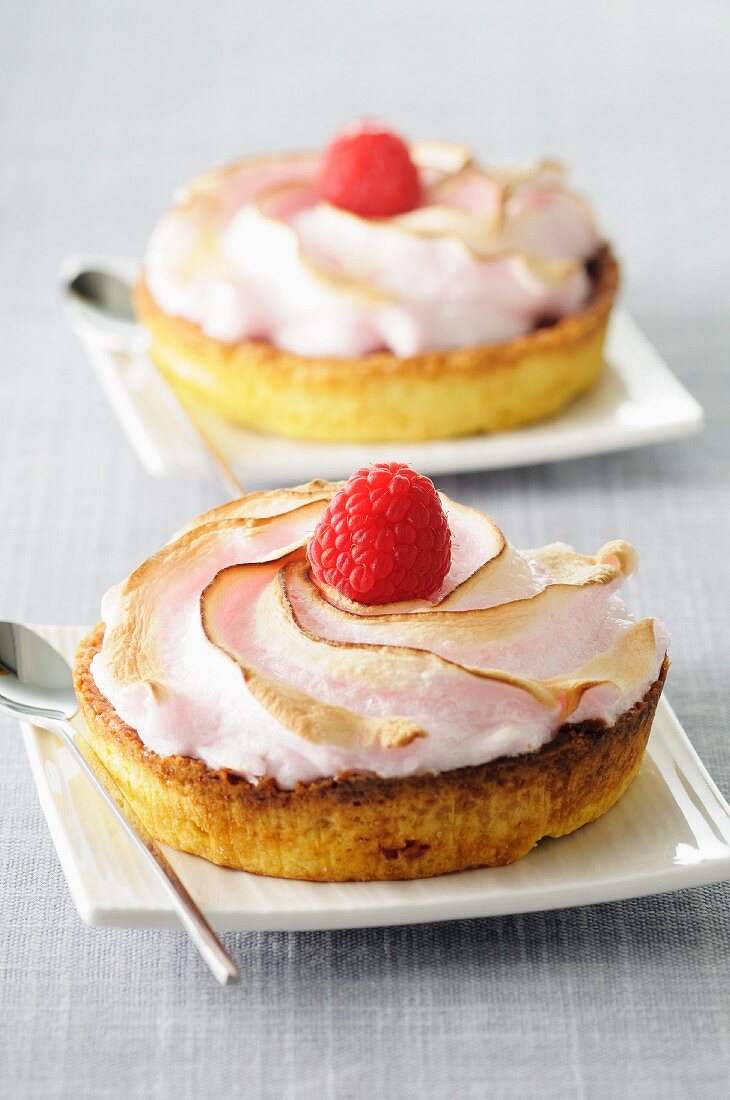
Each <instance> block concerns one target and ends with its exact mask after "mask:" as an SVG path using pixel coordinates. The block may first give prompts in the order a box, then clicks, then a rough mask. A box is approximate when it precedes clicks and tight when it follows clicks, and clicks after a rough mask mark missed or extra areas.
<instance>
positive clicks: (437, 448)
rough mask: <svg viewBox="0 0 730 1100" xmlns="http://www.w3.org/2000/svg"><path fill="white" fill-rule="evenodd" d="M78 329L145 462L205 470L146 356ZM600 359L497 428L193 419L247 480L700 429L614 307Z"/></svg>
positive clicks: (586, 449) (454, 464)
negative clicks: (541, 404)
mask: <svg viewBox="0 0 730 1100" xmlns="http://www.w3.org/2000/svg"><path fill="white" fill-rule="evenodd" d="M77 263H78V261H77V260H74V259H70V260H69V261H67V265H70V266H69V270H70V268H71V267H72V266H74V264H77ZM102 263H103V266H104V267H106V268H111V269H116V270H118V271H119V272H120V273H122V274H124V275H125V276H127V277H133V274H134V267H135V265H134V264H132V262H131V261H125V260H122V259H116V260H114V259H109V258H105V259H104V260H103V261H102ZM79 335H80V337H81V340H82V342H83V344H84V346H85V349H86V352H87V354H88V356H89V358H90V360H91V362H92V364H93V365H94V367H95V369H96V372H97V375H98V376H99V380H100V382H101V384H102V387H103V389H104V391H105V393H106V395H107V398H108V400H109V402H110V403H111V405H112V407H113V409H114V411H115V412H116V414H117V417H118V419H119V422H120V424H121V425H122V427H123V429H124V431H125V432H126V434H127V437H128V439H129V442H130V443H131V444H132V446H133V448H134V450H135V451H136V452H137V455H138V456H139V458H140V460H141V462H142V464H143V465H144V466H145V468H146V469H147V471H148V472H149V473H150V474H152V475H153V476H154V477H163V478H164V477H171V476H174V475H179V474H200V473H203V472H204V471H205V470H206V458H205V456H204V454H203V452H202V451H201V448H200V444H199V442H198V441H197V439H196V438H195V437H193V436H191V433H190V431H189V429H186V427H185V424H184V421H181V417H180V413H179V410H177V409H176V408H175V407H174V406H173V405H171V403H170V401H169V399H168V400H165V396H164V387H163V386H162V385H161V383H160V381H159V380H158V379H157V378H156V375H155V372H154V371H153V369H152V368H151V365H150V363H149V362H148V361H147V359H146V357H145V356H144V355H141V356H136V357H133V356H130V355H127V354H125V353H122V352H111V351H107V350H105V349H100V348H99V347H98V346H96V345H95V344H94V342H93V340H90V339H89V337H88V334H85V333H84V331H83V330H81V331H79ZM607 360H608V362H607V369H606V372H605V375H604V377H603V380H602V381H601V383H600V385H599V386H598V387H597V388H596V389H595V390H594V391H593V392H592V393H590V394H587V395H586V396H585V397H582V398H580V399H579V400H578V401H576V402H574V404H572V405H571V406H570V407H569V408H568V409H566V410H565V412H564V413H562V414H561V415H560V416H558V417H556V418H555V419H553V420H550V421H547V422H545V423H544V424H536V425H534V426H533V427H529V428H522V429H520V430H519V431H512V432H500V433H498V434H496V435H487V436H469V437H467V438H464V439H451V440H441V441H437V442H434V443H411V444H402V445H401V444H397V445H394V444H392V443H380V444H367V445H354V444H333V443H301V442H296V441H294V440H287V439H282V438H279V437H276V436H267V435H259V434H257V433H255V432H248V431H245V430H243V429H242V428H236V427H234V426H232V425H230V424H227V423H225V422H224V421H223V420H221V419H219V418H217V417H215V416H214V415H213V414H210V413H205V412H203V411H202V410H200V411H199V412H198V418H199V419H200V421H201V424H202V426H203V427H204V428H205V429H206V431H207V434H208V435H209V436H210V437H211V438H212V439H214V440H215V441H216V444H217V446H218V447H219V448H220V450H221V451H222V452H223V454H224V456H225V457H226V458H227V460H228V461H229V463H230V465H231V468H232V469H233V471H234V473H235V474H236V475H237V477H238V478H239V479H240V481H241V482H242V483H243V484H244V485H246V486H247V487H255V486H257V485H275V484H295V483H298V482H301V481H307V480H309V479H310V478H315V477H325V478H333V479H337V478H346V477H349V476H350V474H351V473H352V471H353V470H356V469H357V468H358V467H359V466H363V465H365V464H367V463H369V462H377V461H379V460H390V459H391V458H393V456H394V453H395V452H397V457H398V458H399V459H400V460H401V461H403V462H408V463H410V464H411V465H412V466H413V467H414V468H415V469H417V470H421V471H422V472H423V473H428V474H453V473H459V472H462V471H466V470H496V469H500V468H504V467H508V466H528V465H532V464H533V463H540V462H555V461H558V460H560V459H567V458H578V457H580V456H582V455H592V454H602V453H605V452H608V451H621V450H625V449H627V448H629V447H639V446H642V445H644V444H647V443H663V442H666V441H667V440H670V439H679V438H681V437H683V436H688V435H693V434H694V433H695V432H698V431H699V430H700V428H701V427H702V421H703V412H702V408H701V406H700V405H699V404H698V403H697V402H696V401H695V399H694V398H693V397H691V396H690V394H689V393H687V391H686V390H685V389H684V387H683V386H682V385H681V383H680V382H679V381H678V380H677V379H676V378H675V376H674V375H673V374H672V372H671V371H670V369H669V367H668V366H667V365H666V363H665V362H664V361H663V360H662V359H661V358H660V356H659V355H658V353H657V352H656V351H655V349H654V348H653V347H652V345H651V344H650V343H649V341H648V340H647V339H646V337H645V336H644V335H643V333H642V332H641V330H640V329H639V328H638V327H637V325H636V324H635V322H634V321H632V320H631V318H630V317H629V316H628V314H627V313H625V312H623V311H621V310H618V311H616V312H615V314H614V317H613V319H612V322H611V327H610V331H609V338H608V345H607Z"/></svg>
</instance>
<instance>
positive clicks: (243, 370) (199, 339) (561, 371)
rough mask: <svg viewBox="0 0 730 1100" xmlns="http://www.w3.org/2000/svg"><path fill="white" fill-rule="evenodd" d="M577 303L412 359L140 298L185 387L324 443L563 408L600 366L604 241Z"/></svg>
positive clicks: (526, 417)
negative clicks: (246, 331) (177, 312)
mask: <svg viewBox="0 0 730 1100" xmlns="http://www.w3.org/2000/svg"><path fill="white" fill-rule="evenodd" d="M590 272H591V278H592V283H593V290H592V293H591V296H590V298H589V300H588V302H587V303H586V305H585V306H584V307H583V308H582V309H581V310H580V311H579V312H578V313H575V314H572V315H569V316H567V317H564V318H563V319H562V320H560V321H557V322H556V323H554V324H551V325H548V326H546V327H543V328H537V329H535V330H533V331H532V332H530V333H527V334H526V335H525V336H519V337H516V338H515V339H513V340H509V341H507V342H506V343H502V344H488V345H484V346H481V347H465V348H457V349H454V350H446V351H431V352H425V353H423V354H421V355H417V356H414V357H412V358H409V359H399V358H398V357H397V356H395V355H393V354H392V353H390V352H376V353H373V354H371V355H367V356H364V357H362V358H360V359H331V358H310V359H306V358H303V357H301V356H297V355H293V354H290V353H289V352H286V351H282V350H281V349H279V348H276V347H273V346H272V345H271V344H268V343H265V342H255V341H247V342H244V343H239V344H224V343H222V342H221V341H219V340H215V339H214V338H212V337H210V336H207V335H205V334H204V333H203V332H202V330H201V329H200V328H199V327H198V326H197V325H195V324H194V323H193V322H191V321H186V320H184V319H183V318H180V317H172V316H169V315H168V314H166V313H165V312H164V311H163V310H162V309H161V308H160V307H159V306H158V305H157V303H156V302H155V300H154V298H153V297H152V295H151V293H150V291H149V289H148V288H147V286H146V284H145V282H144V280H142V281H141V282H140V283H138V285H137V287H136V288H135V294H134V298H135V306H136V310H137V313H138V315H139V318H140V320H141V322H142V324H143V325H145V327H146V328H147V329H148V330H149V332H150V335H151V341H152V342H151V354H152V357H153V358H154V360H155V362H156V363H157V365H158V366H159V368H160V369H161V370H162V372H163V373H164V374H165V376H166V377H167V378H168V380H169V381H170V382H171V384H172V385H173V386H174V387H175V388H176V389H177V390H178V391H179V393H180V395H181V396H183V397H185V398H187V399H189V400H190V399H192V400H193V401H195V402H197V403H199V404H200V405H202V406H204V407H207V408H209V409H212V410H213V411H214V412H216V413H218V414H219V415H221V416H223V417H224V418H225V419H227V420H230V421H232V422H234V423H238V424H241V425H243V426H245V427H249V428H254V429H256V430H258V431H263V432H269V433H273V434H276V435H282V436H288V437H291V438H296V439H309V440H318V441H321V442H353V443H354V442H406V441H418V440H428V439H440V438H451V437H456V436H465V435H473V434H478V433H488V432H496V431H504V430H507V429H511V428H516V427H520V426H522V425H525V424H530V423H534V422H535V421H539V420H545V419H548V418H549V417H551V416H555V415H556V414H557V413H559V412H560V411H561V410H562V409H563V408H565V406H566V405H567V404H568V403H569V402H571V401H573V400H574V399H575V398H576V397H577V396H578V395H579V394H581V393H584V392H586V391H587V390H589V389H591V388H592V387H593V386H594V385H595V384H596V383H597V381H598V379H599V378H600V376H601V373H602V371H603V365H604V360H603V346H604V342H605V335H606V326H607V323H608V318H609V314H610V311H611V307H612V306H613V302H614V300H615V297H616V294H617V291H618V286H619V280H620V272H619V265H618V262H617V260H616V258H615V257H614V255H613V254H612V252H611V250H610V248H609V247H608V246H607V245H606V246H604V247H603V249H602V250H601V252H600V253H599V254H598V256H597V257H596V259H595V260H594V261H593V262H592V264H591V265H590Z"/></svg>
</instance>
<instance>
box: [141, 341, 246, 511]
mask: <svg viewBox="0 0 730 1100" xmlns="http://www.w3.org/2000/svg"><path fill="white" fill-rule="evenodd" d="M147 362H148V364H149V369H150V375H149V377H150V381H151V382H152V384H153V386H154V387H155V389H156V390H157V392H158V394H159V395H160V397H161V399H162V400H163V401H164V402H166V403H167V404H168V406H169V407H170V408H171V409H172V410H173V412H174V413H176V414H177V418H178V420H180V419H182V421H183V423H184V425H185V427H186V428H188V430H189V431H190V433H191V435H193V436H194V437H195V440H196V441H197V443H198V444H199V446H201V447H202V448H203V451H204V452H205V454H206V457H207V459H208V462H209V464H210V466H211V467H212V468H213V470H214V472H215V473H216V474H217V475H218V479H219V481H220V482H221V485H222V486H223V488H224V489H225V491H226V493H227V494H228V496H229V497H230V499H231V500H238V498H239V497H242V496H244V494H245V492H246V489H245V486H244V485H242V483H241V482H240V481H239V480H238V478H237V477H236V475H235V474H234V472H233V470H232V469H231V466H230V463H229V462H228V460H227V459H226V458H225V457H224V455H223V452H222V451H221V450H220V449H219V448H218V447H217V446H216V445H215V443H214V442H213V440H212V439H211V438H210V436H209V435H208V433H207V432H206V431H205V430H204V428H203V427H202V425H201V424H200V422H199V420H198V418H197V416H195V415H194V414H193V412H192V411H191V410H190V408H189V407H188V405H187V402H184V401H183V400H182V398H180V397H178V395H177V394H176V393H175V391H174V390H173V388H172V386H171V385H170V384H169V382H168V381H167V379H166V378H165V377H164V376H163V374H162V373H161V371H160V369H159V368H158V366H157V364H156V363H154V362H153V361H152V359H151V358H150V357H149V356H147Z"/></svg>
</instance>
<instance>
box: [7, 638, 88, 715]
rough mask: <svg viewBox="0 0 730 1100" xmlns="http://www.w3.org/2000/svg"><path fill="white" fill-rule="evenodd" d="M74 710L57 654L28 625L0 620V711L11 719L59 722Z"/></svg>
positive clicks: (64, 667)
mask: <svg viewBox="0 0 730 1100" xmlns="http://www.w3.org/2000/svg"><path fill="white" fill-rule="evenodd" d="M78 709H79V705H78V702H77V700H76V694H75V692H74V685H73V677H72V675H71V669H70V668H69V666H68V664H67V663H66V661H65V660H64V659H63V657H62V656H61V654H60V653H59V652H58V651H57V650H55V649H54V648H53V646H52V645H49V643H48V642H47V641H46V640H45V638H41V636H40V635H39V634H36V632H35V631H34V630H31V629H30V628H29V627H27V626H23V625H21V624H20V623H10V622H0V710H2V711H4V712H5V713H6V714H8V715H10V717H12V718H20V719H24V718H26V719H27V718H28V717H33V718H34V719H35V720H36V721H38V720H39V719H42V718H47V719H49V720H52V721H57V722H63V721H69V720H70V719H71V718H73V716H74V715H75V714H76V712H77V711H78Z"/></svg>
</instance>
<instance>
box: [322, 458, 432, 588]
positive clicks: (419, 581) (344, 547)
mask: <svg viewBox="0 0 730 1100" xmlns="http://www.w3.org/2000/svg"><path fill="white" fill-rule="evenodd" d="M307 553H308V556H309V562H310V565H311V567H312V573H313V574H314V576H315V578H316V580H318V581H319V582H320V583H321V584H328V585H332V586H333V587H334V588H336V589H337V591H338V592H341V593H342V595H343V596H347V597H348V598H349V599H351V600H357V601H358V602H359V603H367V604H385V603H394V602H395V601H397V600H413V599H427V598H428V597H429V596H432V595H433V594H434V593H435V592H436V591H437V590H438V589H439V588H440V586H441V583H442V581H443V579H444V577H445V576H446V574H447V573H448V571H449V566H450V565H451V531H450V530H449V524H448V520H447V519H446V513H445V512H444V510H443V507H442V505H441V501H440V499H439V496H438V493H437V492H436V490H435V489H434V487H433V482H431V481H429V479H428V478H427V477H424V476H423V475H422V474H417V473H416V471H415V470H411V468H410V467H409V466H406V465H405V464H404V463H402V462H377V463H376V464H375V465H374V466H363V468H362V469H361V470H356V471H355V473H354V474H353V475H352V477H351V478H350V480H349V481H348V482H347V484H346V485H345V487H344V488H343V489H340V490H339V492H338V493H335V495H334V496H333V497H332V500H331V501H330V502H329V505H328V506H327V508H326V509H325V510H324V512H323V513H322V516H321V517H320V520H319V523H318V524H317V529H316V530H315V532H314V534H313V535H312V537H311V539H310V540H309V545H308V547H307Z"/></svg>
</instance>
